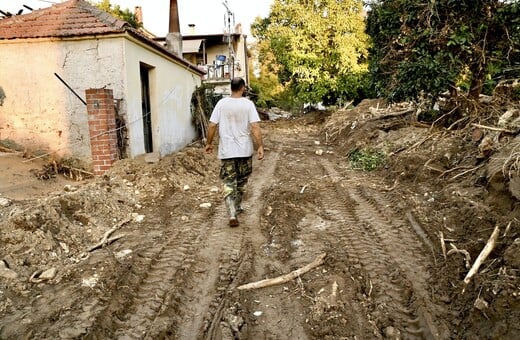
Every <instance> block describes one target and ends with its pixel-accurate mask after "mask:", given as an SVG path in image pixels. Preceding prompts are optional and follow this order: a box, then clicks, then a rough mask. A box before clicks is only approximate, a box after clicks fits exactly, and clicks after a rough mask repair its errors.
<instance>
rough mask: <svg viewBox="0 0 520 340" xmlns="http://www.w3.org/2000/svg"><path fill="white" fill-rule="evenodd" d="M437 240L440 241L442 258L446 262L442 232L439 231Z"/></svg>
mask: <svg viewBox="0 0 520 340" xmlns="http://www.w3.org/2000/svg"><path fill="white" fill-rule="evenodd" d="M439 238H440V239H441V249H442V256H444V259H445V260H446V242H444V234H443V233H442V231H439Z"/></svg>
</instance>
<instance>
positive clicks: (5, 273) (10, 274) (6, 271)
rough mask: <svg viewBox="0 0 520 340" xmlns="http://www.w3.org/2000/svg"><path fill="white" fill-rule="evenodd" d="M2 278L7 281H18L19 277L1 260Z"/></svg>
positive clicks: (0, 270) (0, 273)
mask: <svg viewBox="0 0 520 340" xmlns="http://www.w3.org/2000/svg"><path fill="white" fill-rule="evenodd" d="M0 277H3V278H5V279H16V278H17V277H18V273H17V272H15V271H14V270H11V269H9V268H8V267H7V264H6V263H5V261H4V260H0Z"/></svg>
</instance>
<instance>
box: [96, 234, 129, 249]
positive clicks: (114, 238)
mask: <svg viewBox="0 0 520 340" xmlns="http://www.w3.org/2000/svg"><path fill="white" fill-rule="evenodd" d="M124 236H125V234H121V235H117V236H113V237H111V238H109V239H107V240H105V241H104V242H99V243H98V244H96V245H94V246H92V247H91V248H90V249H89V250H88V252H92V251H94V250H96V249H99V248H102V247H104V246H106V245H109V244H111V243H112V242H114V241H117V240H119V239H120V238H122V237H124Z"/></svg>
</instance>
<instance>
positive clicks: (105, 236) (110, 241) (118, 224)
mask: <svg viewBox="0 0 520 340" xmlns="http://www.w3.org/2000/svg"><path fill="white" fill-rule="evenodd" d="M131 220H132V218H131V217H129V218H126V219H124V220H122V221H120V222H119V223H117V224H116V225H115V226H113V227H112V228H111V229H110V230H108V231H107V232H105V234H104V235H103V238H102V239H101V241H99V242H98V243H96V244H95V245H93V246H92V247H90V248H89V249H88V250H87V253H90V252H91V251H94V250H96V249H98V248H101V247H103V246H105V245H106V244H109V243H112V242H114V241H115V240H118V239H120V238H121V237H123V236H124V235H119V236H115V237H113V238H111V239H108V237H109V236H110V235H112V233H113V232H114V231H116V230H117V229H119V228H121V227H122V226H123V225H125V224H127V223H128V222H130V221H131Z"/></svg>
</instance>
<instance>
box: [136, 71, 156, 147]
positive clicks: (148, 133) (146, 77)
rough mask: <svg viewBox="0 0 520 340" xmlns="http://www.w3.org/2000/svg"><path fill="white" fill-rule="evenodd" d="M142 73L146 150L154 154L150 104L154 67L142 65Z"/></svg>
mask: <svg viewBox="0 0 520 340" xmlns="http://www.w3.org/2000/svg"><path fill="white" fill-rule="evenodd" d="M139 69H140V73H141V110H142V116H143V136H144V149H145V151H146V153H150V152H153V135H152V105H151V103H150V71H151V70H152V67H150V66H148V65H145V64H142V63H141V64H140V65H139Z"/></svg>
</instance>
